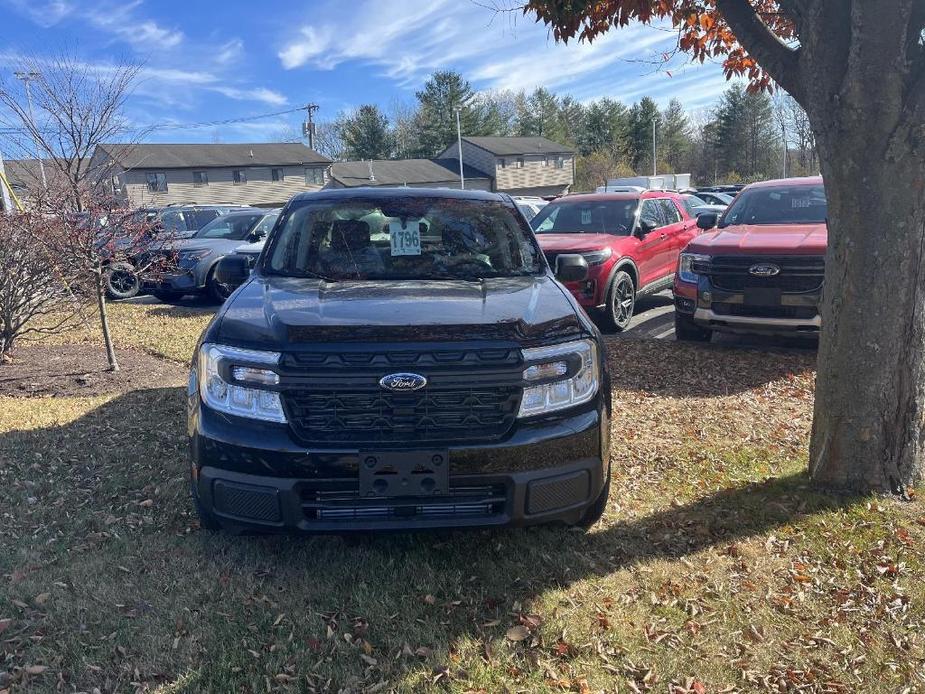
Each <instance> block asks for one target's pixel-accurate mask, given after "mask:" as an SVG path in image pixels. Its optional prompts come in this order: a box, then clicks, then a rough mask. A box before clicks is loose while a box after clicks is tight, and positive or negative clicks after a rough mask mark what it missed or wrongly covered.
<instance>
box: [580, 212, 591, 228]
mask: <svg viewBox="0 0 925 694" xmlns="http://www.w3.org/2000/svg"><path fill="white" fill-rule="evenodd" d="M581 223H582V225H583V226H586V225H588V224H590V223H591V210H582V211H581Z"/></svg>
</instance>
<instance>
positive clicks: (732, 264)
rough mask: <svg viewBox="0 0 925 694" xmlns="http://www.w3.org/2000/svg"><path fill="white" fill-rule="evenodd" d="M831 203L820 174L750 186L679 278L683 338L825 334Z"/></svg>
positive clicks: (711, 220)
mask: <svg viewBox="0 0 925 694" xmlns="http://www.w3.org/2000/svg"><path fill="white" fill-rule="evenodd" d="M826 215H827V206H826V198H825V188H824V187H823V184H822V178H821V177H819V176H815V177H808V178H789V179H780V180H775V181H764V182H762V183H753V184H752V185H749V186H746V187H745V188H744V189H743V190H742V191H741V192H740V193H739V194H738V196H736V198H735V200H734V201H733V202H732V204H731V205H729V207H728V208H727V210H726V212H725V213H723V215H722V217H720V218H719V220H718V222H719V223H718V224H717V219H716V216H715V215H713V214H703V215H701V216H700V217H699V218H698V220H697V223H698V225H699V226H701V228H704V229H708V228H710V227H712V226H713V225H717V228H716V229H713V230H711V231H709V232H708V233H704V234H701V235H699V236H697V237H696V238H694V239H693V240H692V241H691V242H690V243H689V244H688V245H687V247H686V248H685V249H684V252H683V253H681V256H680V258H679V261H678V271H677V273H676V274H675V281H674V298H675V335H676V336H677V338H678V339H679V340H696V341H708V340H709V339H710V337H711V336H712V334H713V331H725V332H750V333H764V334H776V335H817V334H818V333H819V328H820V325H821V318H820V316H819V303H820V301H821V299H822V285H823V278H824V274H825V251H826V240H827V232H826Z"/></svg>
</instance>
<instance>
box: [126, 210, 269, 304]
mask: <svg viewBox="0 0 925 694" xmlns="http://www.w3.org/2000/svg"><path fill="white" fill-rule="evenodd" d="M278 216H279V212H276V211H272V212H269V213H268V212H265V211H263V210H257V209H251V210H249V211H247V212H233V213H231V214H225V215H222V216H220V217H217V218H215V219H213V220H212V221H211V222H209V223H208V224H206V225H205V226H204V227H203V228H202V229H200V230H199V231H197V232H196V234H195V235H194V236H193V237H192V238H189V239H181V240H179V241H176V242H175V243H171V244H170V246H169V252H170V253H172V254H175V255H176V261H175V268H173V269H172V270H171V271H168V272H164V273H158V274H157V275H155V276H152V277H147V278H145V282H144V284H145V287H146V288H147V289H149V290H150V292H151V293H152V294H154V296H155V297H157V298H158V299H160V300H161V301H164V302H168V303H169V302H172V301H177V300H179V299H181V298H182V297H183V296H185V295H187V294H203V293H205V294H208V295H209V296H211V297H212V298H213V299H215V300H216V301H224V300H225V299H226V298H227V296H228V292H227V291H226V290H225V289H224V288H223V287H222V286H221V285H220V284H219V283H218V282H216V281H215V266H216V265H217V264H218V261H219V260H221V259H222V258H223V257H224V256H226V255H228V254H229V253H232V252H233V251H234V250H235V249H236V248H237V247H238V246H240V245H241V243H242V242H243V241H257V240H258V239H262V238H264V237H266V235H267V233H268V232H269V230H270V229H272V228H273V224H275V223H276V218H277V217H278Z"/></svg>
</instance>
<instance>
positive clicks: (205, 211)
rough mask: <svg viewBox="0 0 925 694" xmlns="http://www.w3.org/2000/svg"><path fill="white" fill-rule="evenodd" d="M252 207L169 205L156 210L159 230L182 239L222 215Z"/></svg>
mask: <svg viewBox="0 0 925 694" xmlns="http://www.w3.org/2000/svg"><path fill="white" fill-rule="evenodd" d="M252 209H255V208H252V207H248V206H247V205H170V206H168V207H165V208H163V209H161V210H160V211H159V212H158V217H157V222H158V227H159V230H160V231H161V232H163V233H166V234H169V235H170V237H171V238H175V239H184V238H191V237H192V236H193V235H194V234H195V233H196V232H197V231H199V230H200V229H202V228H203V227H204V226H205V225H206V224H208V223H209V222H211V221H212V220H214V219H216V218H218V217H221V216H222V215H226V214H231V213H232V212H244V211H247V210H252Z"/></svg>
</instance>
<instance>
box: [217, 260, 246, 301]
mask: <svg viewBox="0 0 925 694" xmlns="http://www.w3.org/2000/svg"><path fill="white" fill-rule="evenodd" d="M248 277H250V268H249V267H248V266H247V258H245V257H244V256H243V255H226V256H225V257H224V258H222V259H221V260H219V261H218V265H216V266H215V281H216V282H218V283H219V284H220V285H222V286H223V287H224V288H225V289H227V290H228V291H229V292H233V291H234V290H235V289H237V288H238V287H240V286H241V285H242V284H244V283H245V282H246V281H247V278H248Z"/></svg>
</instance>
